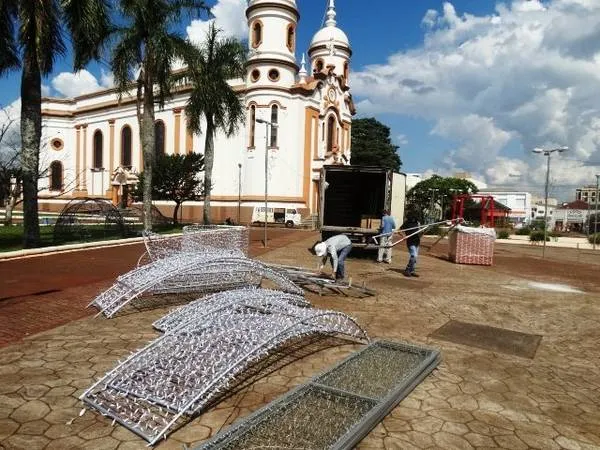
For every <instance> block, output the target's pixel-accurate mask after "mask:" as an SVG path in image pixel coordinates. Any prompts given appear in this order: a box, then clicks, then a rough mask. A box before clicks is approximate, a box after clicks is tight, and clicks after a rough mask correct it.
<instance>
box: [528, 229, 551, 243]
mask: <svg viewBox="0 0 600 450" xmlns="http://www.w3.org/2000/svg"><path fill="white" fill-rule="evenodd" d="M529 240H530V241H531V242H544V232H543V231H532V232H531V234H530V235H529ZM549 241H550V237H548V236H546V242H549Z"/></svg>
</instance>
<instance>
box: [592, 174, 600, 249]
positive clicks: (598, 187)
mask: <svg viewBox="0 0 600 450" xmlns="http://www.w3.org/2000/svg"><path fill="white" fill-rule="evenodd" d="M599 192H600V174H597V175H596V208H595V210H594V238H593V241H594V250H596V239H597V236H596V235H597V234H598V203H599V200H600V199H599V198H598V193H599Z"/></svg>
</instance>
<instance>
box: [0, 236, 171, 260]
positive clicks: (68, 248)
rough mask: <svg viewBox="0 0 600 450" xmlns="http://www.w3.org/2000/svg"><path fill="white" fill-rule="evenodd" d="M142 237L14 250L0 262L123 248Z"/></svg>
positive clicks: (135, 242) (136, 242)
mask: <svg viewBox="0 0 600 450" xmlns="http://www.w3.org/2000/svg"><path fill="white" fill-rule="evenodd" d="M180 234H181V233H173V234H171V235H169V236H177V235H180ZM143 242H144V238H143V237H136V238H127V239H113V240H110V241H100V242H85V243H81V244H67V245H55V246H52V247H43V248H31V249H27V250H15V251H12V252H3V253H0V262H2V261H11V260H15V259H21V258H35V257H37V256H44V255H46V254H48V253H54V254H59V253H71V252H77V251H80V250H93V249H96V248H107V247H123V246H126V245H134V244H139V243H143Z"/></svg>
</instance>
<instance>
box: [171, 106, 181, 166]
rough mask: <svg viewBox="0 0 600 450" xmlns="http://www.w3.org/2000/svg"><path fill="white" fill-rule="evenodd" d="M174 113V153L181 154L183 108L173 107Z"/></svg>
mask: <svg viewBox="0 0 600 450" xmlns="http://www.w3.org/2000/svg"><path fill="white" fill-rule="evenodd" d="M173 114H174V115H175V130H174V135H175V141H174V143H173V153H174V154H175V155H179V153H180V149H179V141H180V139H181V108H175V109H173Z"/></svg>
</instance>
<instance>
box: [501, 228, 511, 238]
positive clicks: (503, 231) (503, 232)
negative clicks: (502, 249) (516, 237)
mask: <svg viewBox="0 0 600 450" xmlns="http://www.w3.org/2000/svg"><path fill="white" fill-rule="evenodd" d="M509 237H510V233H509V232H508V230H500V231H498V239H508V238H509Z"/></svg>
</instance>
